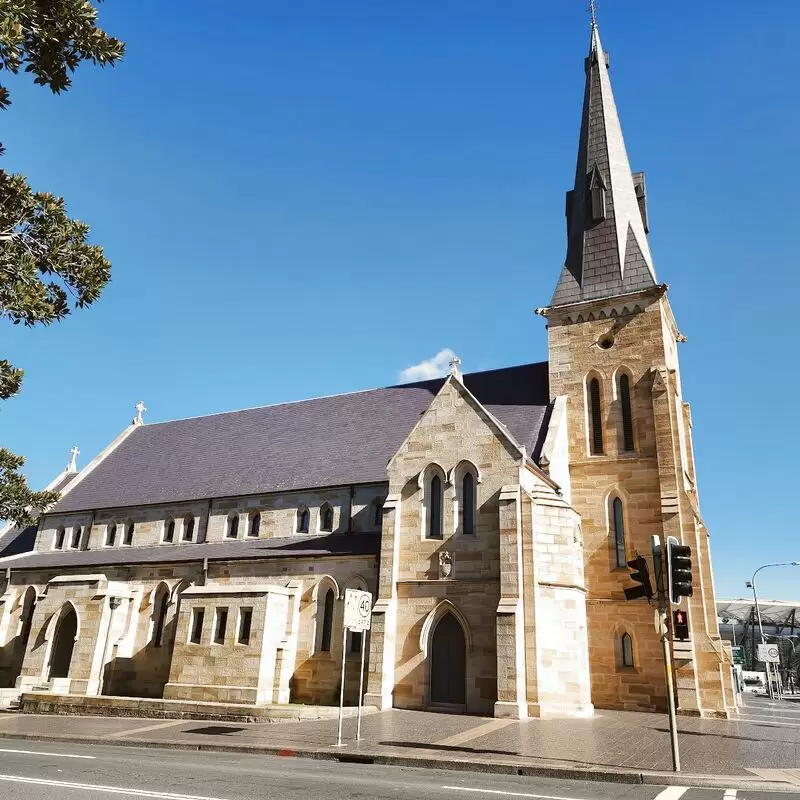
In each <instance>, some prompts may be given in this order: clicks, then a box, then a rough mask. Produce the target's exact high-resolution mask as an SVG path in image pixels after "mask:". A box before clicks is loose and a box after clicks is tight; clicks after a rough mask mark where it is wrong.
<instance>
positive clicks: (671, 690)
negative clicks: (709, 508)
mask: <svg viewBox="0 0 800 800" xmlns="http://www.w3.org/2000/svg"><path fill="white" fill-rule="evenodd" d="M653 567H654V570H655V578H656V587H657V591H658V618H659V628H660V630H659V633H660V634H661V646H662V648H663V651H664V674H665V675H666V679H667V706H668V708H669V736H670V743H671V745H672V769H673V771H674V772H680V771H681V754H680V750H679V749H678V712H677V708H676V707H675V686H674V681H673V677H672V654H671V653H670V649H669V627H668V625H667V593H666V590H665V587H664V572H665V570H664V561H663V558H662V553H661V540H660V539H659V538H658V536H653Z"/></svg>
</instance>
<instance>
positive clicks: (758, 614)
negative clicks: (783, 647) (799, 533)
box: [747, 561, 800, 699]
mask: <svg viewBox="0 0 800 800" xmlns="http://www.w3.org/2000/svg"><path fill="white" fill-rule="evenodd" d="M767 567H800V561H782V562H780V563H779V564H763V565H762V566H760V567H759V568H758V569H757V570H756V571H755V572H754V573H753V577H752V578H751V580H749V581H748V583H747V588H748V589H752V590H753V602H754V603H755V605H756V617H757V618H758V632H759V633H760V634H761V644H766V643H767V639H766V637H765V636H764V626H763V624H762V622H761V609H760V608H759V606H758V593H757V592H756V575H758V573H759V572H761V570H762V569H767ZM764 666H765V667H766V668H767V685H768V687H769V696H770V699H773V698H774V695H773V692H772V671H771V670H770V668H769V662H767V661H765V662H764ZM776 672H777V674H778V675H780V670H776ZM779 691H780V689H779Z"/></svg>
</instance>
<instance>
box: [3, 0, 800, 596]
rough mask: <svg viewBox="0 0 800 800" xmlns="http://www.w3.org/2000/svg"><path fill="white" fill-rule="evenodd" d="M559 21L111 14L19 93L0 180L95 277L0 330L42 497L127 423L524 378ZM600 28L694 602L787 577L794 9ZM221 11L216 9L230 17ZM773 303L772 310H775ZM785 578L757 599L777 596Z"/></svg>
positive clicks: (267, 3) (404, 12)
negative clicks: (667, 356) (655, 308)
mask: <svg viewBox="0 0 800 800" xmlns="http://www.w3.org/2000/svg"><path fill="white" fill-rule="evenodd" d="M585 5H586V4H585V3H584V2H583V0H574V2H573V1H572V0H553V2H549V3H545V2H541V1H539V2H530V0H492V1H491V2H489V0H457V1H456V0H436V2H430V0H424V1H423V0H395V1H394V2H391V3H375V2H374V1H373V0H369V1H368V0H339V1H338V2H336V3H330V2H329V1H328V0H324V1H323V0H286V1H285V2H278V1H277V0H260V2H254V1H253V0H243V1H242V2H240V3H237V4H230V3H222V2H212V0H207V1H206V2H203V3H197V2H189V0H172V1H171V2H169V3H156V2H155V0H137V2H135V3H133V2H122V1H121V0H110V2H108V3H104V4H103V5H102V7H101V20H102V23H103V25H104V27H105V28H106V29H107V30H109V31H110V32H112V33H114V34H115V35H117V36H119V37H120V38H122V39H123V40H125V41H126V42H127V45H128V52H127V56H126V59H125V61H124V62H123V63H122V64H120V66H119V67H117V68H116V69H114V70H100V69H97V68H92V67H88V66H87V67H82V68H81V69H80V70H79V72H78V74H77V75H76V76H75V84H74V87H73V89H72V90H71V91H70V92H68V93H67V94H64V95H62V96H60V97H53V96H51V95H50V93H49V92H48V91H46V90H43V89H41V88H39V87H34V86H32V85H30V84H29V83H28V82H27V81H26V79H25V78H19V79H16V80H13V81H11V84H10V85H11V89H12V99H13V101H14V102H13V105H12V107H11V109H10V110H9V111H8V112H6V113H5V114H4V115H3V117H2V121H3V130H2V140H3V142H4V143H5V144H6V146H7V156H6V157H5V159H4V166H5V168H7V169H12V170H18V171H22V172H25V173H26V174H27V175H28V176H29V178H30V179H31V181H32V183H33V185H34V186H35V187H36V188H41V189H47V190H51V191H54V192H56V193H58V194H61V195H63V196H65V197H66V198H67V201H68V208H69V211H70V212H71V213H72V214H73V215H74V216H77V217H79V218H81V219H84V220H86V221H87V222H89V223H90V225H91V226H92V229H93V238H94V240H95V241H97V242H98V243H101V244H103V245H104V247H105V248H106V252H107V254H108V256H109V258H110V259H111V260H112V262H113V264H114V271H113V282H112V283H111V285H110V286H109V287H108V289H107V291H106V292H105V294H104V296H103V297H102V299H101V301H100V302H99V303H98V304H97V305H96V306H95V307H94V308H92V309H89V310H86V311H83V312H79V313H76V314H75V315H73V316H72V317H71V318H69V319H68V320H67V321H65V322H63V323H60V324H58V325H55V326H52V327H50V328H44V329H41V330H29V329H21V328H13V327H12V326H10V325H7V324H6V325H4V326H3V327H2V331H3V338H2V341H3V347H2V350H3V356H4V357H8V358H10V359H11V360H12V361H13V362H14V363H16V364H17V365H19V366H22V367H24V368H25V370H26V379H25V385H24V389H23V392H22V394H21V395H20V396H19V397H18V398H15V399H13V400H11V401H9V402H7V403H5V404H4V405H3V407H2V409H1V410H0V426H1V428H0V431H1V433H0V435H1V436H2V441H3V444H5V445H6V446H9V447H11V448H12V449H13V450H15V451H17V452H20V453H24V454H25V455H27V457H28V464H27V466H26V471H27V474H28V475H29V477H30V479H31V482H32V483H33V484H34V485H37V486H41V485H44V484H46V483H47V482H48V481H49V480H50V479H51V478H52V477H53V476H54V474H55V473H57V472H58V471H59V470H60V469H61V468H62V467H63V466H64V464H65V463H66V461H67V459H68V452H69V449H70V447H72V445H73V444H78V445H79V446H80V448H81V451H82V456H81V459H80V462H79V463H86V461H87V460H88V458H90V457H92V456H93V455H94V454H96V453H97V452H98V451H99V450H100V449H101V448H102V447H103V446H104V445H105V444H106V443H107V442H108V441H109V440H111V439H112V438H113V437H114V436H115V435H116V434H117V433H118V432H119V431H120V430H121V429H122V428H123V427H124V426H125V425H126V424H127V423H128V422H129V421H130V419H131V418H132V416H133V413H134V412H133V405H134V403H136V401H137V400H139V399H142V400H144V401H145V403H146V405H147V406H148V409H149V411H148V413H147V415H146V419H148V420H150V421H156V420H164V419H172V418H176V417H186V416H194V415H198V414H204V413H209V412H215V411H223V410H230V409H235V408H241V407H247V406H254V405H263V404H267V403H274V402H280V401H285V400H293V399H300V398H304V397H309V396H316V395H323V394H333V393H337V392H343V391H352V390H357V389H363V388H369V387H373V386H379V385H385V384H389V383H393V382H395V381H396V380H397V379H398V376H399V374H400V372H401V370H403V369H405V368H407V367H409V366H410V365H413V364H415V363H418V362H420V361H422V360H424V359H427V358H430V357H433V356H434V355H435V354H436V353H437V352H439V351H441V350H442V349H443V348H452V349H453V350H454V351H456V352H457V353H458V354H459V355H460V356H461V358H462V361H463V368H464V369H465V371H474V370H480V369H486V368H492V367H499V366H504V365H509V364H517V363H525V362H529V361H537V360H543V359H545V358H546V356H547V352H546V335H545V330H544V325H543V321H542V319H540V318H539V317H536V316H534V314H533V309H534V308H535V307H536V306H538V305H544V304H546V303H547V301H548V300H549V298H550V295H551V293H552V290H553V287H554V285H555V281H556V279H557V277H558V274H559V269H560V265H561V264H562V263H563V256H564V248H565V236H564V215H563V209H564V191H565V190H566V189H567V188H568V187H569V185H570V183H571V181H572V177H573V173H574V160H575V148H576V142H577V136H578V127H579V114H580V103H581V93H582V90H583V72H582V64H583V57H584V55H585V53H586V49H587V43H588V23H587V17H586V12H585V9H584V6H585ZM753 8H754V7H753V5H752V3H751V2H744V0H728V2H725V3H697V2H696V0H674V2H672V3H669V4H664V3H643V2H641V1H640V0H606V2H603V3H602V4H601V7H600V24H601V32H602V36H603V43H604V46H605V47H606V49H607V50H609V51H610V54H611V65H612V80H613V83H614V89H615V93H616V98H617V104H618V106H619V110H620V114H621V117H622V122H623V128H624V132H625V135H626V139H627V144H628V150H629V155H630V159H631V163H632V167H633V168H634V169H644V170H646V171H647V176H648V193H649V207H650V222H651V246H652V249H653V254H654V259H655V263H656V269H657V271H658V277H659V279H660V280H662V281H666V282H668V283H669V284H670V285H671V287H672V288H671V298H672V303H673V307H674V309H675V312H676V315H677V318H678V322H679V324H680V326H681V329H682V331H683V332H684V333H685V334H686V335H687V337H688V339H689V341H688V343H687V344H685V345H683V346H682V349H681V358H682V373H683V383H684V391H685V394H686V396H687V399H688V400H690V401H691V403H692V408H693V417H694V423H695V429H694V435H695V450H696V457H697V461H698V469H699V478H700V492H701V502H702V507H703V510H704V514H705V517H706V520H707V522H708V525H709V527H710V530H711V532H712V536H713V538H712V547H713V553H714V557H715V560H714V567H715V572H716V580H717V588H718V595H719V596H722V597H725V596H742V595H743V594H744V593H745V591H746V590H745V589H744V585H743V584H744V580H745V579H746V578H747V577H748V576H749V574H750V573H751V572H752V570H753V568H754V566H756V565H758V564H762V563H765V562H767V561H784V560H791V559H793V558H797V559H800V541H798V539H800V537H798V535H797V533H798V530H797V526H796V521H795V520H796V514H795V508H794V502H795V498H796V494H795V492H796V479H795V476H794V469H793V467H794V464H795V453H796V450H797V444H798V435H797V427H796V419H797V412H796V405H797V397H798V392H800V385H799V384H800V380H799V379H798V375H797V371H796V369H795V366H796V364H797V354H796V344H797V341H798V335H797V324H796V321H795V314H794V313H793V304H792V303H791V301H789V298H790V297H791V296H792V295H793V294H796V293H797V292H798V290H800V277H798V270H797V268H796V267H797V261H798V258H797V249H796V246H795V241H794V239H795V231H796V229H797V222H796V219H797V213H798V211H797V186H798V180H799V179H800V174H798V172H799V170H798V161H797V158H796V151H797V142H798V140H799V139H800V105H799V104H798V103H797V87H796V79H795V72H796V50H797V48H796V31H797V30H798V29H799V28H800V10H799V9H798V6H797V4H796V3H794V2H789V0H774V2H770V3H763V4H760V5H759V7H758V12H757V13H755V12H754V10H753ZM232 11H235V13H232ZM787 301H789V302H787ZM798 578H800V573H798V572H795V571H793V570H791V569H787V570H773V571H770V572H766V573H762V576H761V592H762V593H763V594H764V596H768V595H772V596H775V597H782V598H792V599H800V589H798V588H797V583H798Z"/></svg>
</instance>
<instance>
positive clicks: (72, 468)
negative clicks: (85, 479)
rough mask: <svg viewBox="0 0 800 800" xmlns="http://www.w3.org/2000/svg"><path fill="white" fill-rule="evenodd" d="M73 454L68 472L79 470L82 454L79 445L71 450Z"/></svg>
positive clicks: (70, 452) (71, 454) (68, 465)
mask: <svg viewBox="0 0 800 800" xmlns="http://www.w3.org/2000/svg"><path fill="white" fill-rule="evenodd" d="M69 454H70V456H71V458H70V460H69V464H67V469H66V472H77V471H78V456H79V455H80V454H81V451H80V450H78V447H77V445H76V446H75V447H73V448H72V450H70V451H69Z"/></svg>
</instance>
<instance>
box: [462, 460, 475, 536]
mask: <svg viewBox="0 0 800 800" xmlns="http://www.w3.org/2000/svg"><path fill="white" fill-rule="evenodd" d="M461 505H462V507H463V517H462V519H461V533H467V534H472V533H475V476H474V475H473V474H472V473H471V472H465V473H464V477H463V478H462V479H461Z"/></svg>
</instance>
